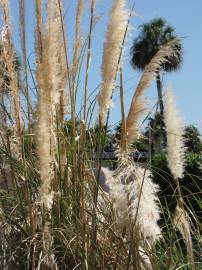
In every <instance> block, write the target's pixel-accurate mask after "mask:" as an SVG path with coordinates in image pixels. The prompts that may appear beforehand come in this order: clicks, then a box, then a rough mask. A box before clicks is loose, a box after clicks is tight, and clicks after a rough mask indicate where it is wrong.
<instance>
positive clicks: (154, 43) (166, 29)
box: [131, 18, 182, 71]
mask: <svg viewBox="0 0 202 270" xmlns="http://www.w3.org/2000/svg"><path fill="white" fill-rule="evenodd" d="M174 38H176V34H175V30H174V28H172V27H171V26H169V25H167V23H166V21H165V20H164V19H163V18H156V19H153V20H152V21H151V22H149V23H146V24H144V25H142V26H141V32H140V34H139V37H137V38H136V39H135V40H134V42H133V46H132V48H131V54H132V59H131V63H132V66H133V67H134V68H135V69H140V70H142V69H144V68H145V66H146V65H147V64H149V62H150V60H151V59H152V57H153V56H154V55H155V54H156V53H157V52H158V50H159V49H160V47H161V46H163V45H164V44H165V43H167V42H168V41H170V40H172V39H174ZM181 63H182V45H181V43H180V41H179V42H178V43H177V45H176V53H175V55H174V56H172V57H171V58H170V59H168V62H166V64H164V65H162V69H163V70H164V71H175V70H177V69H178V68H180V66H181Z"/></svg>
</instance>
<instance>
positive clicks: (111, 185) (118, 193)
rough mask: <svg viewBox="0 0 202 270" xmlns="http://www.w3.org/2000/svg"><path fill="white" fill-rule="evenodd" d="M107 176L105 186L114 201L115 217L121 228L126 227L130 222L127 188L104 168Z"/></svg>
mask: <svg viewBox="0 0 202 270" xmlns="http://www.w3.org/2000/svg"><path fill="white" fill-rule="evenodd" d="M102 173H103V174H104V176H105V185H106V186H107V187H108V189H109V191H108V192H109V195H110V197H111V198H112V200H113V208H114V210H115V217H116V220H117V224H118V225H119V227H124V226H125V225H126V223H127V222H128V200H127V194H126V192H125V188H124V186H123V184H122V183H121V181H120V179H117V178H116V177H114V176H113V172H112V171H110V170H109V169H107V168H102Z"/></svg>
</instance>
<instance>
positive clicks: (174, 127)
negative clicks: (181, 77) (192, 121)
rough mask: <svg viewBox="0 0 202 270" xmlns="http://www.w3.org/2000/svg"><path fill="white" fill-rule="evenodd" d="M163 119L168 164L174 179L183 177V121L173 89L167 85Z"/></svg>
mask: <svg viewBox="0 0 202 270" xmlns="http://www.w3.org/2000/svg"><path fill="white" fill-rule="evenodd" d="M164 120H165V126H166V132H167V159H168V166H169V168H170V170H171V172H172V174H173V176H174V178H175V179H178V178H182V177H183V171H184V155H185V146H184V140H183V122H182V119H181V118H180V116H179V114H178V111H177V109H176V104H175V99H174V95H173V90H172V88H171V87H168V89H167V91H166V96H165V110H164Z"/></svg>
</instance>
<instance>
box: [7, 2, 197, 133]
mask: <svg viewBox="0 0 202 270" xmlns="http://www.w3.org/2000/svg"><path fill="white" fill-rule="evenodd" d="M26 2H27V17H26V22H27V48H28V53H29V54H31V53H32V52H33V51H34V39H33V31H34V10H33V0H27V1H26ZM76 2H77V1H76V0H73V1H72V0H65V22H66V25H67V33H68V43H69V47H70V48H71V47H72V45H73V26H74V17H75V16H74V15H75V6H76ZM84 2H85V4H84V15H83V21H82V32H83V36H84V37H85V35H86V33H87V32H88V26H89V15H88V14H89V2H90V1H89V0H84ZM97 2H98V3H97V6H96V14H97V16H98V17H99V20H98V22H97V24H96V28H95V30H94V33H93V45H92V59H91V67H90V73H89V91H92V90H93V89H94V88H95V87H96V86H97V85H98V84H99V83H100V81H101V78H100V73H101V72H100V65H101V60H102V51H103V42H104V38H105V31H106V25H107V21H108V18H109V17H108V12H109V10H110V7H111V3H112V1H111V0H98V1H97ZM132 2H133V1H132V0H128V1H127V4H128V7H130V6H131V5H132ZM11 8H12V16H13V22H14V30H15V43H16V44H17V43H19V34H18V15H17V13H18V7H17V0H11ZM201 9H202V1H201V0H194V1H192V2H191V1H185V0H178V1H176V0H136V12H137V13H138V16H134V17H133V19H132V21H131V24H132V26H133V30H132V31H131V33H130V36H129V37H128V40H127V47H126V51H125V56H124V65H123V67H124V69H123V70H124V89H125V107H126V112H127V111H128V109H129V106H130V102H131V98H132V96H133V94H134V90H135V87H136V85H137V83H138V80H139V78H140V75H141V74H140V73H139V72H138V71H134V70H133V69H132V68H131V66H130V53H129V49H130V46H131V43H132V40H133V38H135V37H137V35H138V26H139V25H141V24H143V23H145V22H148V21H150V20H151V19H153V18H154V17H158V16H161V17H163V18H165V19H166V20H167V22H168V23H169V24H170V25H171V26H173V27H174V28H176V33H177V35H178V36H179V37H184V39H183V47H184V62H183V65H182V68H181V70H179V71H177V72H176V73H171V74H164V75H163V86H164V87H166V86H167V84H168V83H172V85H173V88H174V92H175V95H176V101H177V105H178V108H179V110H180V111H181V115H182V116H183V118H184V121H185V123H186V124H191V123H193V124H195V125H196V126H197V127H198V128H199V129H200V130H201V131H202V109H201V107H202V89H201V88H202V64H201V63H202V54H201V53H200V52H201V45H202V27H201V26H202V23H201ZM18 48H19V47H18ZM70 52H71V49H70ZM82 95H83V85H82V83H81V84H80V89H79V96H80V98H79V99H78V101H79V102H80V101H81V100H82ZM156 97H157V95H156V85H155V82H154V83H153V85H152V86H151V87H150V88H149V89H148V90H147V91H146V92H145V98H146V99H147V102H148V104H149V105H148V107H149V108H152V105H153V104H155V102H156ZM120 117H121V116H120V105H119V99H118V93H115V95H114V108H113V109H112V111H111V115H110V123H111V124H112V123H116V122H117V121H119V120H120Z"/></svg>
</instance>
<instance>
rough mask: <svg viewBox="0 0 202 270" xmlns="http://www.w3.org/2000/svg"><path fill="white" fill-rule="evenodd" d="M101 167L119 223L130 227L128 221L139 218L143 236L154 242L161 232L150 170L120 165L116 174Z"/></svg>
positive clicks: (137, 222) (138, 224)
mask: <svg viewBox="0 0 202 270" xmlns="http://www.w3.org/2000/svg"><path fill="white" fill-rule="evenodd" d="M102 170H103V173H104V175H105V181H106V185H107V186H108V187H109V194H110V196H111V197H112V199H113V207H114V210H115V213H116V222H117V224H118V225H119V226H120V227H127V225H128V224H129V220H132V221H136V225H137V226H138V228H139V229H140V231H141V234H142V235H143V237H144V239H148V240H149V241H150V242H151V243H153V242H154V241H155V240H156V239H158V237H159V236H160V233H161V231H160V228H159V226H158V225H157V221H158V220H159V218H160V214H159V207H158V204H157V201H158V198H157V196H156V193H157V191H158V186H157V185H156V184H154V183H153V182H152V180H151V173H150V172H149V170H145V169H144V168H141V167H139V166H136V165H134V164H131V165H128V166H127V167H125V168H124V167H123V168H121V170H120V171H119V173H118V175H116V176H114V175H113V172H111V171H109V170H108V169H104V168H103V169H102ZM135 219H136V220H135Z"/></svg>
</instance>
